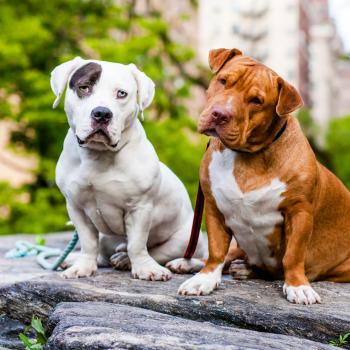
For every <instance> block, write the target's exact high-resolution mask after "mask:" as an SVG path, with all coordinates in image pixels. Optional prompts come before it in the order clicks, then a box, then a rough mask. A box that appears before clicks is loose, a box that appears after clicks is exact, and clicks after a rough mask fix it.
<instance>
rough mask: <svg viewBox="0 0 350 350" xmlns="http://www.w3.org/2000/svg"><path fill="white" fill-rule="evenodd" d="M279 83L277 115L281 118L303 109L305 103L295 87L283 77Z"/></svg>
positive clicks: (279, 78) (279, 79)
mask: <svg viewBox="0 0 350 350" xmlns="http://www.w3.org/2000/svg"><path fill="white" fill-rule="evenodd" d="M277 82H278V85H279V91H280V92H279V97H278V102H277V106H276V113H277V114H278V115H279V116H280V117H283V116H285V115H288V114H290V113H292V112H294V111H295V110H297V109H298V108H300V107H302V106H303V104H304V103H303V100H302V98H301V96H300V95H299V92H298V91H297V89H296V88H295V87H294V86H293V85H291V84H289V83H287V82H286V81H285V80H283V79H282V78H281V77H278V80H277Z"/></svg>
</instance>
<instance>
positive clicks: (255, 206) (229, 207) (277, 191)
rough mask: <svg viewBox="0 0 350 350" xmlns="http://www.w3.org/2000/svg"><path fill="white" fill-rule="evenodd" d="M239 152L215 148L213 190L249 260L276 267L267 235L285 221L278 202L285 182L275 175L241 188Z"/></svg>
mask: <svg viewBox="0 0 350 350" xmlns="http://www.w3.org/2000/svg"><path fill="white" fill-rule="evenodd" d="M236 155H237V153H236V152H234V151H231V150H228V149H226V150H224V151H223V152H218V151H215V152H213V154H212V160H211V162H210V164H209V178H210V184H211V191H212V194H213V196H214V198H215V202H216V205H217V207H218V209H219V210H220V212H221V213H222V214H223V216H224V218H225V224H226V225H227V226H228V227H229V228H230V229H231V230H232V232H233V234H234V236H235V238H236V240H237V242H238V243H239V245H240V247H241V248H242V249H243V250H244V251H245V252H246V254H247V255H248V259H249V262H250V263H251V264H253V265H258V266H259V265H266V266H272V267H274V266H276V264H277V261H276V260H275V258H274V257H272V256H271V255H272V254H271V247H270V241H269V240H268V236H269V235H271V234H272V233H273V231H274V228H275V226H276V225H277V224H280V223H282V221H283V217H282V215H281V213H280V212H279V211H278V206H279V204H280V202H281V200H282V193H283V192H284V191H285V190H286V185H285V184H284V183H283V182H281V181H280V180H279V179H277V178H275V179H273V180H272V181H270V182H268V183H267V184H266V185H264V186H262V187H260V188H258V189H255V190H253V191H249V192H242V191H241V189H240V187H239V185H238V184H237V182H236V179H235V177H234V166H235V157H236Z"/></svg>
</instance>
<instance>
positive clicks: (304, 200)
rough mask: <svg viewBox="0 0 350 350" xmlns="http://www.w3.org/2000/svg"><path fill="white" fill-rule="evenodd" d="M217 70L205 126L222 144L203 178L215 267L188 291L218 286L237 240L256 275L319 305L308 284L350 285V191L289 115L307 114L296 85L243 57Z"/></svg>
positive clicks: (218, 61)
mask: <svg viewBox="0 0 350 350" xmlns="http://www.w3.org/2000/svg"><path fill="white" fill-rule="evenodd" d="M209 64H210V67H211V69H212V71H213V72H214V73H215V74H216V75H215V76H214V78H213V79H212V81H211V83H210V86H209V89H208V102H207V106H206V108H205V110H204V111H203V113H202V114H201V116H200V119H199V123H198V129H199V132H201V133H204V134H207V135H211V136H214V138H212V139H211V140H210V146H209V148H208V150H207V152H206V153H205V155H204V158H203V160H202V164H201V170H200V181H201V185H202V188H203V191H204V194H205V200H206V213H205V221H206V226H207V231H208V241H209V259H208V260H207V262H206V265H205V267H204V268H203V269H202V270H201V272H200V273H198V274H197V275H195V276H194V277H192V278H191V279H189V280H187V281H185V282H184V283H183V284H182V285H181V287H180V289H179V293H180V294H184V295H200V294H209V293H210V292H212V291H213V289H215V288H216V287H217V286H218V284H219V283H220V281H221V274H222V267H223V263H224V260H225V256H226V254H227V252H228V249H229V245H230V241H231V235H234V237H235V239H236V240H237V242H238V244H239V247H240V248H242V249H243V250H244V252H245V253H246V255H247V258H248V263H249V265H250V266H252V267H253V268H254V270H255V271H258V272H259V271H260V272H263V273H264V275H265V276H266V275H267V276H269V277H270V278H273V279H280V278H284V280H285V283H284V286H283V292H284V294H285V295H286V297H287V299H288V300H289V301H290V302H294V303H298V304H313V303H316V302H320V301H321V299H320V297H319V295H318V294H317V293H316V292H315V291H314V290H313V289H312V287H311V286H310V283H309V281H315V280H327V281H335V282H350V193H349V192H348V190H347V189H346V188H345V187H344V185H343V184H342V183H341V182H340V181H339V180H338V179H337V178H336V176H335V175H333V174H332V173H331V172H330V171H329V170H327V169H326V168H325V167H323V166H322V165H321V164H320V163H319V162H317V160H316V158H315V155H314V153H313V151H312V149H311V147H310V145H309V143H308V141H307V139H306V138H305V136H304V135H303V133H302V131H301V129H300V126H299V123H298V121H297V120H296V119H295V118H294V117H293V116H291V115H290V113H291V112H293V111H295V110H296V109H298V108H299V107H301V106H302V100H301V97H300V96H299V94H298V92H297V91H296V89H295V88H294V87H293V86H291V85H290V84H288V83H287V82H286V81H285V80H283V79H282V78H281V77H279V76H278V75H277V74H276V73H275V72H274V71H272V70H271V69H269V68H267V67H266V66H264V65H263V64H261V63H259V62H257V61H255V60H253V59H252V58H250V57H247V56H243V55H242V53H241V52H240V51H239V50H237V49H232V50H227V49H218V50H212V51H211V52H210V54H209Z"/></svg>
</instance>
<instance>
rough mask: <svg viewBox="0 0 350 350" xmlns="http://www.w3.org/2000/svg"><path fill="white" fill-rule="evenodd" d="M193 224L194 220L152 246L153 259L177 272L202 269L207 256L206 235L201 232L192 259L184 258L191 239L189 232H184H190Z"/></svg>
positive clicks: (150, 251)
mask: <svg viewBox="0 0 350 350" xmlns="http://www.w3.org/2000/svg"><path fill="white" fill-rule="evenodd" d="M191 225H192V220H191V221H189V222H188V223H187V224H186V225H185V226H184V227H183V228H182V229H181V230H179V231H177V232H176V233H175V234H173V235H172V236H171V237H170V238H169V240H167V241H166V242H165V243H163V244H162V245H159V246H156V247H153V248H150V249H149V253H150V255H151V256H152V257H153V259H155V260H156V261H157V262H158V263H159V264H162V265H164V264H165V265H166V267H167V268H169V269H170V270H171V271H172V272H175V273H193V272H198V271H200V270H201V268H202V267H203V266H204V263H205V260H206V258H207V249H206V245H207V244H206V235H203V234H202V233H201V234H200V236H199V240H198V245H197V249H196V252H195V254H194V257H193V258H192V259H184V258H183V256H184V253H185V251H186V248H187V244H188V241H189V234H188V235H185V234H184V232H190V231H191Z"/></svg>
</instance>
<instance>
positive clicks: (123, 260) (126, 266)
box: [109, 251, 131, 271]
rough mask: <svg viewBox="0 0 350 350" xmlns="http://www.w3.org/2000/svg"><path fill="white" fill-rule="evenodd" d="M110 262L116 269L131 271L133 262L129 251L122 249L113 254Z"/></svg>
mask: <svg viewBox="0 0 350 350" xmlns="http://www.w3.org/2000/svg"><path fill="white" fill-rule="evenodd" d="M109 262H110V264H111V265H112V267H113V268H114V269H116V270H122V271H130V270H131V263H130V259H129V256H128V253H127V252H123V251H120V252H118V253H115V254H113V255H112V256H111V257H110V259H109Z"/></svg>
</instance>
